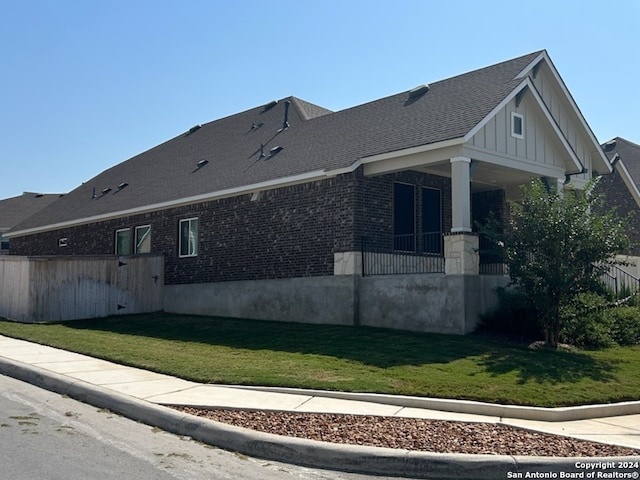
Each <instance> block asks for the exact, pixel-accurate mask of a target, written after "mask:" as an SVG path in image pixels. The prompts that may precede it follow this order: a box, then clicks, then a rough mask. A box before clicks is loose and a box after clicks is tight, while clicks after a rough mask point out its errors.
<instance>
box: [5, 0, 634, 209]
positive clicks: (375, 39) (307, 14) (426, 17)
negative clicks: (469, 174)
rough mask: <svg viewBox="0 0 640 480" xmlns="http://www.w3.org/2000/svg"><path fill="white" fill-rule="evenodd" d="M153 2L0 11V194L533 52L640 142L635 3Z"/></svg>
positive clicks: (66, 182)
mask: <svg viewBox="0 0 640 480" xmlns="http://www.w3.org/2000/svg"><path fill="white" fill-rule="evenodd" d="M150 5H151V4H150V2H148V1H144V0H127V1H124V0H92V1H91V2H86V1H84V0H64V1H60V0H34V1H32V2H7V3H5V4H4V5H2V6H1V7H0V8H1V12H2V14H1V15H0V24H1V25H0V26H1V28H0V58H2V59H3V75H2V76H0V92H2V93H0V95H2V105H3V107H2V109H0V128H2V132H3V135H2V136H1V137H0V161H1V162H2V163H1V165H2V167H1V170H0V172H1V174H0V199H2V198H8V197H12V196H16V195H19V194H20V193H22V192H23V191H37V192H43V193H58V192H65V191H70V190H71V189H73V188H75V187H76V186H78V185H79V184H80V183H82V182H84V181H87V180H89V179H90V178H92V177H94V176H95V175H97V174H98V173H100V172H101V171H103V170H105V169H107V168H109V167H111V166H113V165H115V164H117V163H120V162H122V161H124V160H126V159H128V158H130V157H132V156H134V155H136V154H138V153H140V152H142V151H145V150H147V149H149V148H152V147H154V146H155V145H158V144H160V143H162V142H164V141H166V140H168V139H170V138H172V137H174V136H176V135H178V134H180V133H181V132H184V131H186V130H188V129H189V128H190V127H191V126H193V125H195V124H199V123H206V122H210V121H213V120H216V119H218V118H222V117H225V116H229V115H233V114H235V113H237V112H241V111H244V110H247V109H250V108H253V107H256V106H258V105H262V104H265V103H267V102H269V101H270V100H273V99H277V98H284V97H288V96H290V95H293V96H296V97H298V98H301V99H303V100H306V101H309V102H311V103H314V104H317V105H319V106H322V107H324V108H328V109H330V110H334V111H335V110H342V109H345V108H349V107H352V106H354V105H359V104H361V103H365V102H369V101H372V100H376V99H378V98H382V97H385V96H389V95H393V94H395V93H398V92H402V91H406V90H409V89H411V88H413V87H415V86H416V85H419V84H422V83H430V82H436V81H439V80H442V79H445V78H448V77H451V76H454V75H458V74H462V73H465V72H468V71H470V70H474V69H478V68H481V67H485V66H488V65H491V64H494V63H498V62H501V61H504V60H508V59H510V58H514V57H518V56H521V55H524V54H527V53H530V52H534V51H538V50H541V49H546V50H547V51H548V53H549V56H550V58H551V59H552V61H553V62H554V65H555V66H556V68H557V69H558V71H559V73H560V75H561V76H562V78H563V80H564V81H565V83H566V85H567V87H568V89H569V91H570V92H571V94H572V95H573V97H574V99H575V101H576V103H577V104H578V107H579V108H580V109H581V111H582V113H583V115H584V117H585V118H586V120H587V122H588V124H589V125H590V127H591V129H592V130H593V132H594V134H595V136H596V138H597V139H598V141H599V142H605V141H607V140H609V139H611V138H613V137H616V136H620V137H623V138H627V139H628V140H630V141H633V142H638V143H640V132H639V131H638V128H637V126H638V125H640V95H638V94H637V93H636V85H635V84H636V82H637V80H636V79H637V77H638V68H639V67H638V62H637V46H638V42H637V38H636V29H637V25H638V24H640V22H639V21H640V3H638V2H637V1H635V0H620V1H617V2H615V3H612V4H611V6H610V7H609V8H608V9H605V8H604V7H603V6H602V5H601V4H596V3H585V2H580V1H574V0H569V1H567V2H555V1H553V2H552V1H546V0H545V1H541V2H537V3H536V4H535V5H533V4H531V5H529V4H526V3H522V4H514V3H513V2H506V1H489V2H476V1H457V2H425V1H423V0H398V1H395V2H388V1H386V2H382V1H377V0H368V1H362V0H349V1H337V0H329V1H327V2H317V3H313V4H312V3H310V2H299V1H291V0H282V1H279V2H269V3H267V2H264V1H258V0H247V1H244V2H233V1H228V0H219V1H208V0H194V1H192V2H189V3H188V4H185V3H184V2H178V1H169V0H158V1H156V2H153V8H150ZM612 19H613V20H615V22H613V21H612ZM614 23H615V25H613V24H614Z"/></svg>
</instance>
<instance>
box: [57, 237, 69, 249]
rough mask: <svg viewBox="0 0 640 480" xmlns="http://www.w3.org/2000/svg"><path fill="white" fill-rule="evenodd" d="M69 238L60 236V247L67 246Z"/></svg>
mask: <svg viewBox="0 0 640 480" xmlns="http://www.w3.org/2000/svg"><path fill="white" fill-rule="evenodd" d="M68 244H69V243H68V239H67V237H63V238H59V239H58V246H59V247H66V246H67V245H68Z"/></svg>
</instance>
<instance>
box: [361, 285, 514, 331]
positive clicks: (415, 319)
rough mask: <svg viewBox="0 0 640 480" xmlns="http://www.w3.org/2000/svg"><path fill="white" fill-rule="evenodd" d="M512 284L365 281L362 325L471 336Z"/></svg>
mask: <svg viewBox="0 0 640 480" xmlns="http://www.w3.org/2000/svg"><path fill="white" fill-rule="evenodd" d="M507 282H508V278H506V277H502V276H480V275H438V274H430V275H389V276H380V277H366V278H363V279H362V281H361V288H360V324H361V325H369V326H373V327H385V328H395V329H399V330H411V331H418V332H433V333H449V334H466V333H471V332H472V331H473V330H474V329H475V327H476V325H477V322H478V320H479V315H480V314H481V313H484V312H486V311H487V310H488V309H490V308H491V307H493V306H494V305H495V304H496V302H497V296H496V291H495V289H496V287H498V286H502V285H506V284H507Z"/></svg>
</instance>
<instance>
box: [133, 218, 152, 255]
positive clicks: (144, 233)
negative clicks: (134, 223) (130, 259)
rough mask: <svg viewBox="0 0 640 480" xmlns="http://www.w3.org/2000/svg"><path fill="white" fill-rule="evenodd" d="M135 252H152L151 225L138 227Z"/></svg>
mask: <svg viewBox="0 0 640 480" xmlns="http://www.w3.org/2000/svg"><path fill="white" fill-rule="evenodd" d="M135 253H151V225H143V226H141V227H136V250H135Z"/></svg>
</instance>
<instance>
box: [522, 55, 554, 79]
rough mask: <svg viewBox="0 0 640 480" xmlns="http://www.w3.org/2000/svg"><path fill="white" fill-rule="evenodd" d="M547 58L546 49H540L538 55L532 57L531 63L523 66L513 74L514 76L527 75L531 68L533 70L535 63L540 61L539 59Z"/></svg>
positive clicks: (523, 76)
mask: <svg viewBox="0 0 640 480" xmlns="http://www.w3.org/2000/svg"><path fill="white" fill-rule="evenodd" d="M545 59H546V60H548V59H549V57H548V56H547V52H546V51H542V52H540V55H538V56H537V57H536V58H534V59H533V60H532V61H531V63H529V65H527V66H526V67H524V68H523V69H522V71H521V72H520V73H519V74H518V75H516V76H515V78H525V77H526V76H528V75H529V72H530V71H531V70H533V69H534V68H535V66H536V65H538V63H540V61H541V60H545Z"/></svg>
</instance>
